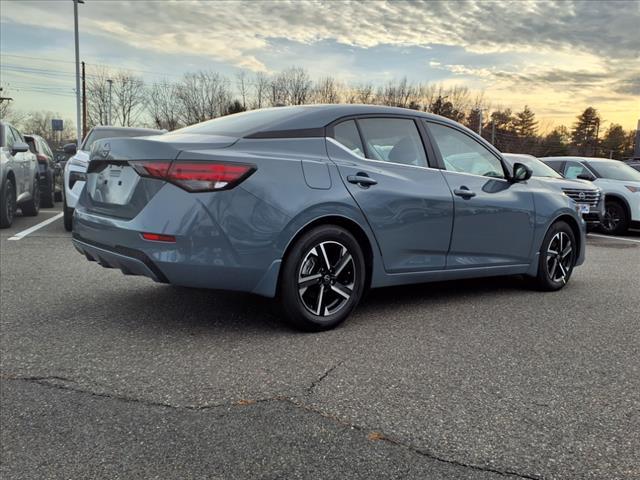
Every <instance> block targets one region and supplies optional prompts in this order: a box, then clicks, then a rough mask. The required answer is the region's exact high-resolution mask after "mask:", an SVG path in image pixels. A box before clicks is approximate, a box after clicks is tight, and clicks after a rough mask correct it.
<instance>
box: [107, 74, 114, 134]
mask: <svg viewBox="0 0 640 480" xmlns="http://www.w3.org/2000/svg"><path fill="white" fill-rule="evenodd" d="M107 83H109V115H108V118H107V124H108V125H111V87H113V80H111V79H109V80H107Z"/></svg>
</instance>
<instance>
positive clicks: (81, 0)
mask: <svg viewBox="0 0 640 480" xmlns="http://www.w3.org/2000/svg"><path fill="white" fill-rule="evenodd" d="M79 3H84V0H73V33H74V37H75V44H76V134H77V136H78V138H77V143H78V148H80V144H81V143H82V132H81V131H80V129H81V128H82V126H81V124H80V44H79V39H78V4H79Z"/></svg>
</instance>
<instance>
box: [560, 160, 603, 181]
mask: <svg viewBox="0 0 640 480" xmlns="http://www.w3.org/2000/svg"><path fill="white" fill-rule="evenodd" d="M564 176H565V178H570V179H577V178H578V177H579V176H582V177H584V178H586V177H590V178H592V179H595V178H596V175H595V174H594V173H593V172H592V171H591V170H590V169H589V168H588V167H587V166H585V165H584V164H582V163H580V162H576V161H575V160H567V161H566V162H565V164H564Z"/></svg>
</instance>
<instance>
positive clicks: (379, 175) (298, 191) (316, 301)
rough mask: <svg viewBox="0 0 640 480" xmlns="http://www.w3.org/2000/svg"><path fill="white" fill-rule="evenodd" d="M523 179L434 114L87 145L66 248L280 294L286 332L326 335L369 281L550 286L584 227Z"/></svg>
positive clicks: (134, 266) (123, 264)
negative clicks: (517, 281)
mask: <svg viewBox="0 0 640 480" xmlns="http://www.w3.org/2000/svg"><path fill="white" fill-rule="evenodd" d="M463 156H464V157H467V158H468V159H469V160H471V161H467V159H465V161H460V162H457V160H458V159H459V158H460V157H463ZM478 172H480V173H478ZM530 176H531V170H530V169H529V167H527V166H526V165H522V164H515V165H514V167H513V172H511V171H510V170H509V169H508V168H507V164H506V163H505V161H504V159H503V157H502V155H501V154H500V152H498V151H497V150H496V149H495V148H494V147H493V146H492V145H490V144H489V143H488V142H486V141H485V140H483V139H482V138H480V137H479V136H478V135H476V134H475V133H473V132H472V131H471V130H469V129H467V128H465V127H463V126H462V125H460V124H458V123H455V122H453V121H451V120H448V119H445V118H442V117H439V116H436V115H432V114H427V113H423V112H417V111H413V110H408V109H401V108H392V107H381V106H368V105H315V106H296V107H279V108H270V109H263V110H254V111H251V112H245V113H239V114H235V115H228V116H225V117H221V118H217V119H214V120H211V121H207V122H204V123H200V124H197V125H193V126H190V127H187V128H183V129H180V130H177V131H174V132H171V133H168V134H166V135H162V136H156V137H145V138H116V139H114V138H112V139H109V140H98V141H96V143H95V144H94V145H93V147H92V149H91V163H90V166H89V169H88V172H87V184H86V188H85V189H84V190H83V191H82V193H81V194H80V199H79V201H78V204H77V205H76V211H75V214H74V225H73V243H74V245H75V247H76V248H77V250H78V251H80V252H81V253H82V254H83V255H84V256H85V257H86V258H87V259H89V260H94V261H97V262H98V263H99V264H100V265H102V266H104V267H107V268H119V269H120V270H121V271H122V272H123V273H125V274H128V275H145V276H147V277H150V278H152V279H154V280H156V281H158V282H168V283H172V284H176V285H182V286H187V287H199V288H214V289H224V290H240V291H246V292H253V293H256V294H259V295H263V296H267V297H273V296H275V295H276V294H278V296H279V298H280V300H281V303H282V306H283V308H284V312H285V314H286V318H287V319H288V321H289V322H291V324H292V325H294V326H296V327H298V328H301V329H304V330H312V331H313V330H324V329H328V328H332V327H335V326H336V325H338V324H339V323H340V322H342V321H343V320H345V318H346V317H347V316H348V315H349V314H350V313H351V311H352V310H353V309H354V308H355V307H356V305H357V304H358V302H359V301H360V298H361V297H362V294H363V292H364V291H365V289H367V288H369V287H371V288H375V287H384V286H388V285H401V284H410V283H419V282H428V281H438V280H447V279H460V278H470V277H482V276H492V275H519V274H524V275H528V276H530V277H532V278H534V279H535V284H536V285H537V286H538V287H539V288H540V289H543V290H558V289H561V288H562V287H564V285H565V284H566V283H567V282H568V281H569V279H570V277H571V273H572V271H573V268H574V267H575V266H577V265H580V264H582V262H583V261H584V252H585V223H584V221H583V220H582V217H581V216H580V214H579V213H578V206H577V204H576V203H575V202H574V201H573V200H572V199H571V198H569V197H567V196H566V195H563V194H561V193H559V192H555V191H552V190H550V189H540V188H537V187H536V186H535V185H532V184H531V183H530V181H529V179H530Z"/></svg>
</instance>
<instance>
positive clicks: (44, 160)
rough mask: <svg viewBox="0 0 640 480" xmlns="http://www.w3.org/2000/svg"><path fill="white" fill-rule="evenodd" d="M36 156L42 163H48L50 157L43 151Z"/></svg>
mask: <svg viewBox="0 0 640 480" xmlns="http://www.w3.org/2000/svg"><path fill="white" fill-rule="evenodd" d="M36 158H37V159H38V162H40V163H48V162H49V159H48V158H47V157H46V156H45V155H42V154H41V153H36Z"/></svg>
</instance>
